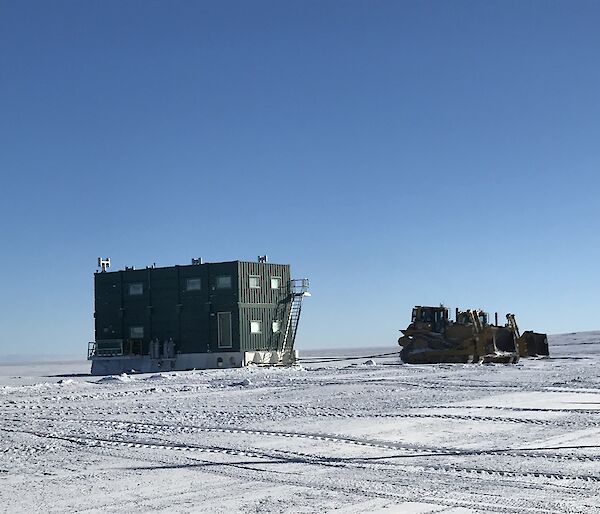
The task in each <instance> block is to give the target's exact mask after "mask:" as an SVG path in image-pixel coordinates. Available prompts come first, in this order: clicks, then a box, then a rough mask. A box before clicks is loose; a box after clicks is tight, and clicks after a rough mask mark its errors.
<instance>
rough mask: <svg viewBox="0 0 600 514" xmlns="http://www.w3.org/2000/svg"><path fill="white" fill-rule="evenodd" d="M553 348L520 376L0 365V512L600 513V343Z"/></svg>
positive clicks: (347, 366) (558, 343) (484, 371)
mask: <svg viewBox="0 0 600 514" xmlns="http://www.w3.org/2000/svg"><path fill="white" fill-rule="evenodd" d="M550 344H551V346H550V351H551V353H552V355H553V358H552V359H532V360H522V361H521V362H520V363H519V364H517V365H515V366H511V365H508V366H503V365H486V366H481V365H448V364H444V365H422V366H410V365H400V362H399V361H398V359H397V357H388V358H382V357H377V365H372V364H369V361H371V362H372V363H373V364H374V363H375V361H374V360H372V359H369V356H370V355H381V354H382V353H385V352H389V351H394V348H389V349H388V348H386V349H380V348H379V349H373V348H371V349H362V350H356V351H349V350H345V351H338V352H329V354H326V353H323V352H321V353H319V354H316V353H314V354H313V355H312V358H313V362H312V363H308V362H307V363H303V364H302V366H296V367H293V368H288V369H282V368H261V367H252V368H246V369H233V370H224V369H220V370H202V371H188V372H177V373H166V372H165V373H159V374H148V375H121V376H115V377H103V378H100V377H92V376H85V375H83V374H84V373H87V372H89V363H87V362H78V363H65V364H45V365H43V366H41V365H35V366H26V365H20V366H10V365H4V366H0V499H2V502H1V503H0V512H75V511H82V510H85V511H86V512H117V511H127V512H149V511H162V512H222V513H230V512H243V513H257V512H293V513H297V512H299V513H301V512H340V513H357V512H378V513H391V512H402V513H413V514H414V513H434V512H444V513H445V514H448V513H451V514H458V513H473V512H490V513H491V512H494V513H496V512H508V513H521V512H523V513H524V512H528V513H529V512H581V513H593V512H600V465H599V462H600V416H599V414H600V378H599V376H600V373H599V372H598V369H600V333H586V334H569V335H563V336H554V337H551V338H550ZM336 354H338V355H339V354H343V355H344V356H351V355H354V357H360V356H364V358H363V359H362V360H358V361H357V360H354V361H346V362H336V361H332V357H335V356H336ZM319 356H322V357H324V359H323V360H326V361H327V362H324V363H316V362H314V360H318V357H319ZM356 362H360V363H362V365H356V364H355V363H356Z"/></svg>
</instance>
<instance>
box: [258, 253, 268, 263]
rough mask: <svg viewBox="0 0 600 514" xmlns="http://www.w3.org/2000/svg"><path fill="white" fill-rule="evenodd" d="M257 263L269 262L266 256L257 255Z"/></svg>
mask: <svg viewBox="0 0 600 514" xmlns="http://www.w3.org/2000/svg"><path fill="white" fill-rule="evenodd" d="M258 262H269V256H268V255H259V256H258Z"/></svg>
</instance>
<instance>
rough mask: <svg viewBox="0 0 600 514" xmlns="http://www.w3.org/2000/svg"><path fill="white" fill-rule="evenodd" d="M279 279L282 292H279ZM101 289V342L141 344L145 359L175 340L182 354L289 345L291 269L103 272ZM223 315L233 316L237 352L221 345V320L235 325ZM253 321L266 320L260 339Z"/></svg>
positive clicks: (236, 264)
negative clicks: (275, 281)
mask: <svg viewBox="0 0 600 514" xmlns="http://www.w3.org/2000/svg"><path fill="white" fill-rule="evenodd" d="M226 277H230V280H229V281H228V280H227V278H226ZM251 277H252V283H251ZM254 277H256V280H255V278H254ZM274 277H278V278H280V284H279V285H280V287H279V288H273V287H272V283H271V279H272V278H274ZM94 282H95V318H96V319H95V325H96V341H102V340H110V339H117V340H119V339H120V340H123V341H128V340H132V339H133V340H136V341H138V340H139V341H141V343H142V346H141V351H142V353H143V354H148V352H149V346H150V345H149V342H150V341H151V340H153V339H154V338H159V340H161V341H166V340H168V339H169V338H172V339H173V341H175V344H176V351H177V352H180V353H199V352H200V353H201V352H219V351H220V352H223V351H231V352H239V351H252V350H277V349H280V348H281V345H282V343H283V331H284V330H285V322H286V321H287V315H288V313H289V306H290V290H289V285H290V267H289V265H281V264H270V263H257V262H242V261H232V262H222V263H206V264H200V265H189V266H173V267H168V268H146V269H139V270H124V271H117V272H105V273H96V274H95V276H94ZM228 282H229V283H228ZM227 285H228V286H229V287H224V286H227ZM256 285H258V286H259V287H251V286H256ZM220 313H231V345H223V344H219V321H218V320H219V318H220V317H221V319H226V318H227V314H220ZM275 320H277V321H280V322H281V326H280V332H279V333H274V332H273V325H272V323H273V321H275ZM251 321H260V323H261V331H260V333H251V330H250V326H251ZM132 330H133V332H132ZM140 334H143V335H141V337H140ZM221 335H224V333H223V332H221ZM221 343H222V341H221Z"/></svg>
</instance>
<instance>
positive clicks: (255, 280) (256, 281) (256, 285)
mask: <svg viewBox="0 0 600 514" xmlns="http://www.w3.org/2000/svg"><path fill="white" fill-rule="evenodd" d="M250 289H260V277H259V276H258V275H250Z"/></svg>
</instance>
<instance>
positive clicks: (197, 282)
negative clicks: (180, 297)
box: [185, 278, 202, 291]
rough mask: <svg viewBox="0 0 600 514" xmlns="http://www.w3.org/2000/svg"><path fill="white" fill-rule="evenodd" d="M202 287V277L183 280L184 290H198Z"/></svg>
mask: <svg viewBox="0 0 600 514" xmlns="http://www.w3.org/2000/svg"><path fill="white" fill-rule="evenodd" d="M200 289H202V279H201V278H188V279H187V280H186V281H185V290H186V291H200Z"/></svg>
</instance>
